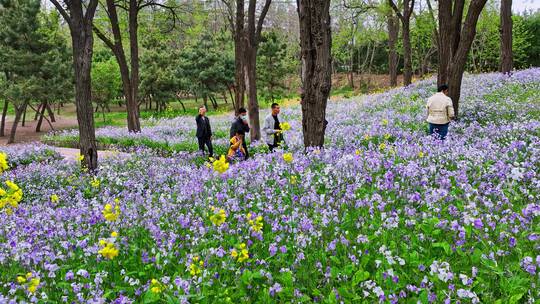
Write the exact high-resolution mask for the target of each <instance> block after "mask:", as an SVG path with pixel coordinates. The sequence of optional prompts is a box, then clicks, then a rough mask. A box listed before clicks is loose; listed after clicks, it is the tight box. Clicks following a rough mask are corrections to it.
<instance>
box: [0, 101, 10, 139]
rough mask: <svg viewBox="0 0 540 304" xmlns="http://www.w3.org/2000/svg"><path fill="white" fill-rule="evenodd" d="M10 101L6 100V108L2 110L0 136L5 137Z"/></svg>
mask: <svg viewBox="0 0 540 304" xmlns="http://www.w3.org/2000/svg"><path fill="white" fill-rule="evenodd" d="M8 106H9V102H8V101H7V100H6V101H4V109H3V110H2V121H1V122H0V136H1V137H4V136H6V134H5V129H6V116H7V111H8Z"/></svg>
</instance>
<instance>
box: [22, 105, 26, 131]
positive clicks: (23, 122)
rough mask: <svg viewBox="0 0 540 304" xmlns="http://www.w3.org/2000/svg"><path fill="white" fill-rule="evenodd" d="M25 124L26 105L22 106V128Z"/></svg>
mask: <svg viewBox="0 0 540 304" xmlns="http://www.w3.org/2000/svg"><path fill="white" fill-rule="evenodd" d="M25 124H26V103H25V104H24V107H23V114H22V126H23V127H24V126H25Z"/></svg>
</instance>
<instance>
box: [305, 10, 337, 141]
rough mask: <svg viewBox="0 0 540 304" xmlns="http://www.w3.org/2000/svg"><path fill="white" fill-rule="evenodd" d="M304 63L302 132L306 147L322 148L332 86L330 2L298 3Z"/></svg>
mask: <svg viewBox="0 0 540 304" xmlns="http://www.w3.org/2000/svg"><path fill="white" fill-rule="evenodd" d="M297 6H298V8H297V9H298V16H299V19H300V47H301V59H302V75H301V79H302V91H301V94H300V96H301V105H302V131H303V134H304V146H305V147H306V148H307V147H322V146H323V145H324V134H325V131H326V124H327V122H326V119H325V118H326V104H327V100H328V95H329V93H330V88H331V86H332V82H331V76H332V74H331V73H332V57H331V45H332V36H331V29H330V0H298V5H297Z"/></svg>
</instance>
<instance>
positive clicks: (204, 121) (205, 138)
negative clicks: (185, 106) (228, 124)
mask: <svg viewBox="0 0 540 304" xmlns="http://www.w3.org/2000/svg"><path fill="white" fill-rule="evenodd" d="M195 122H197V133H196V136H197V140H198V141H199V150H200V151H201V152H202V154H203V155H204V153H205V151H204V150H205V149H204V148H205V147H204V146H207V147H208V156H209V157H214V149H213V147H212V128H211V127H210V120H209V119H208V117H206V107H205V106H201V107H200V108H199V115H197V117H196V118H195Z"/></svg>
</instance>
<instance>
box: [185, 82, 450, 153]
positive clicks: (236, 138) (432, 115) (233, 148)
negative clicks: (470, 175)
mask: <svg viewBox="0 0 540 304" xmlns="http://www.w3.org/2000/svg"><path fill="white" fill-rule="evenodd" d="M426 109H427V119H426V120H427V122H428V125H429V134H430V135H432V136H434V137H436V138H438V139H441V140H445V138H446V135H447V134H448V126H449V124H450V121H452V120H453V119H454V117H455V115H454V107H453V105H452V99H450V97H448V86H447V85H445V84H444V85H441V86H439V87H438V88H437V93H435V94H434V95H433V96H431V97H430V98H428V100H427V104H426ZM280 110H281V109H280V106H279V104H277V103H273V104H272V106H271V112H270V114H268V115H267V116H266V118H265V119H264V125H263V128H262V132H263V136H264V140H265V141H266V144H267V145H268V148H269V150H270V152H273V151H274V149H276V148H277V147H279V146H280V145H282V144H283V143H284V139H283V132H282V129H281V123H280V121H279V113H280ZM195 121H196V122H197V133H196V136H197V139H198V142H199V150H200V151H201V152H202V153H203V154H205V150H206V149H205V148H208V156H209V157H210V158H212V157H213V156H214V149H213V147H212V127H211V126H210V120H209V119H208V117H206V107H205V106H201V107H200V108H199V115H197V117H196V118H195ZM249 130H250V128H249V121H248V116H247V111H246V109H244V108H240V109H239V110H238V115H237V116H236V118H235V119H234V121H233V122H232V125H231V129H230V132H229V138H230V140H229V143H230V145H229V150H228V152H227V160H228V161H241V160H246V159H248V158H249V150H248V145H247V141H246V134H247V133H249Z"/></svg>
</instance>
